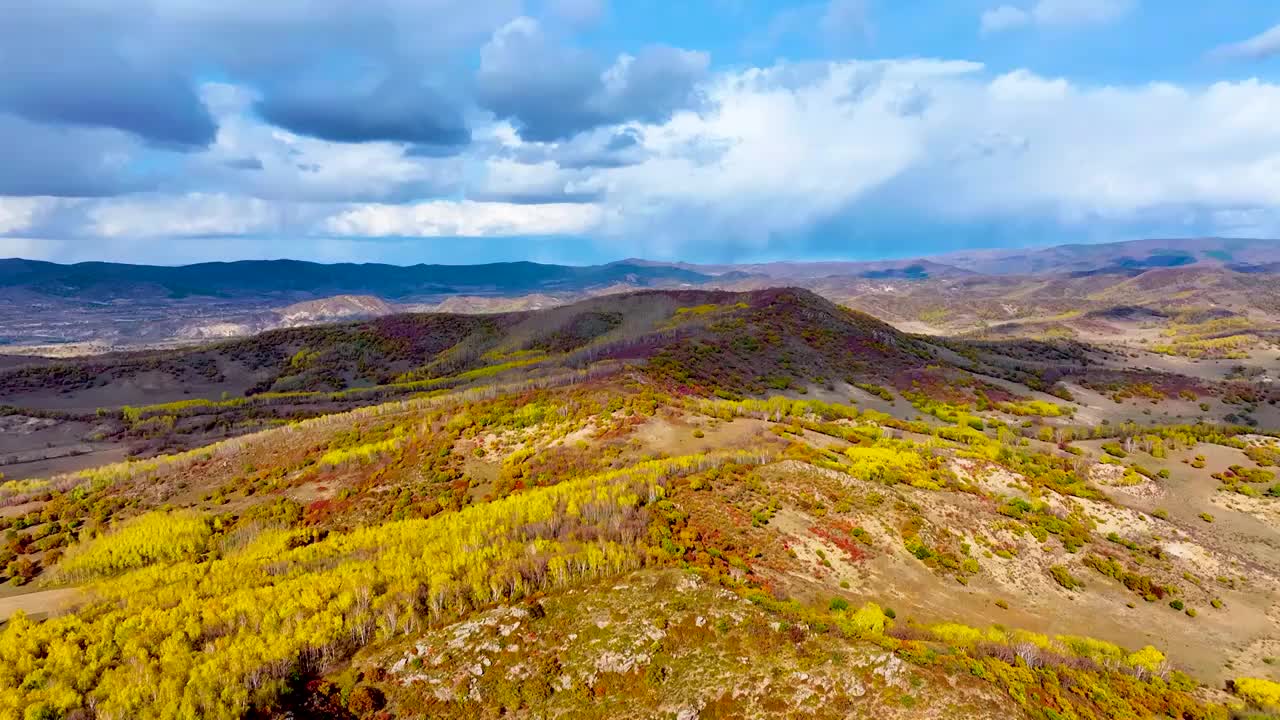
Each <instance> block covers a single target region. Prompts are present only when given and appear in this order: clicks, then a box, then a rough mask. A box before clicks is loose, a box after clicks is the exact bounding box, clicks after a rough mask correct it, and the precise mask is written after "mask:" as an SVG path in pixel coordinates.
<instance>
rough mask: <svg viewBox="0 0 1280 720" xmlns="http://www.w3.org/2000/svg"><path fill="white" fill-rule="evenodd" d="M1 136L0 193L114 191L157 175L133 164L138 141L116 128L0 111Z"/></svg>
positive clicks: (146, 183)
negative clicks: (39, 120) (66, 123)
mask: <svg viewBox="0 0 1280 720" xmlns="http://www.w3.org/2000/svg"><path fill="white" fill-rule="evenodd" d="M0 138H3V141H0V195H16V196H37V195H52V196H59V197H94V196H101V195H117V194H120V193H125V192H134V191H138V190H143V189H147V188H149V187H152V186H154V185H155V184H157V183H158V182H159V181H160V179H161V176H160V174H158V173H156V172H151V171H146V170H144V169H141V168H137V167H135V166H134V163H135V161H136V159H137V158H138V157H139V156H140V155H141V153H142V148H141V146H140V143H139V142H138V141H137V139H136V138H134V137H131V136H130V135H128V134H126V133H124V132H121V131H118V130H109V129H92V128H79V127H57V126H49V125H44V124H40V123H35V122H31V121H29V120H26V119H24V118H21V117H17V116H15V115H6V114H4V113H0ZM161 155H163V154H161Z"/></svg>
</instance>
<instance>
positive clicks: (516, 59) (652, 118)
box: [477, 18, 710, 142]
mask: <svg viewBox="0 0 1280 720" xmlns="http://www.w3.org/2000/svg"><path fill="white" fill-rule="evenodd" d="M709 62H710V60H709V58H708V57H707V55H706V54H705V53H699V52H690V51H686V50H681V49H678V48H672V47H667V46H650V47H647V48H645V49H643V50H641V51H640V53H639V54H638V55H636V56H635V57H628V58H620V59H619V60H618V61H617V62H616V63H614V64H612V65H608V64H606V63H604V62H601V61H600V60H599V59H598V58H596V57H595V56H593V55H592V54H590V53H588V52H585V51H583V50H578V49H575V48H569V47H564V46H562V45H560V44H558V43H556V42H555V41H554V40H552V39H551V38H549V37H548V36H547V35H546V34H545V33H544V32H543V31H542V29H541V27H539V25H538V24H537V22H536V21H534V20H532V19H530V18H520V19H519V20H516V21H514V22H512V23H510V24H509V25H507V26H506V27H504V28H503V29H502V30H500V31H498V32H497V33H496V34H495V35H494V37H493V39H492V40H491V41H490V42H489V43H488V44H487V45H485V47H484V49H483V50H482V51H481V55H480V72H479V76H478V78H477V85H478V94H479V101H480V104H481V105H483V106H484V107H486V108H487V109H489V110H491V111H492V112H493V113H494V114H496V115H498V116H499V117H502V118H508V119H511V120H512V121H514V123H515V124H516V125H517V126H518V131H519V133H520V137H521V138H522V139H524V140H530V141H536V142H550V141H555V140H563V139H566V138H570V137H572V136H574V135H576V134H578V133H580V132H584V131H587V130H591V129H593V128H597V127H602V126H607V125H617V124H621V123H624V122H628V121H641V122H662V121H664V120H666V119H668V118H670V117H671V115H672V113H674V112H675V111H677V110H681V109H685V108H690V107H696V106H697V105H698V104H699V101H700V97H699V94H698V90H697V86H698V83H699V82H700V81H701V80H702V79H703V78H705V77H706V74H707V68H708V64H709Z"/></svg>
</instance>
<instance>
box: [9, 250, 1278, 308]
mask: <svg viewBox="0 0 1280 720" xmlns="http://www.w3.org/2000/svg"><path fill="white" fill-rule="evenodd" d="M1192 265H1216V266H1227V267H1231V268H1232V269H1236V270H1239V271H1250V270H1263V271H1271V269H1272V268H1273V267H1277V266H1280V240H1244V239H1222V238H1198V239H1168V240H1136V241H1130V242H1120V243H1104V244H1094V245H1060V246H1055V247H1047V248H1033V249H1016V250H983V251H974V252H964V253H952V254H948V255H940V256H936V257H932V258H916V259H905V260H882V261H869V262H772V263H752V264H736V265H733V264H730V265H697V264H690V263H664V262H653V261H646V260H638V259H630V260H622V261H619V262H614V263H608V264H605V265H587V266H569V265H547V264H541V263H533V262H510V263H490V264H484V265H411V266H398V265H384V264H373V263H368V264H355V263H341V264H333V265H329V264H321V263H313V262H304V261H299V260H245V261H238V262H216V263H200V264H196V265H183V266H178V267H162V266H151V265H127V264H121V263H103V262H87V263H77V264H74V265H60V264H57V263H50V262H40V261H35V260H21V259H9V260H0V291H10V292H11V293H12V292H13V291H23V292H27V293H32V294H35V295H42V296H47V297H62V298H75V299H77V300H114V299H130V298H132V299H137V298H146V297H168V298H188V297H212V298H242V299H244V298H265V297H276V298H280V297H288V298H291V299H294V300H305V299H318V298H324V297H330V296H335V295H370V296H375V297H379V298H382V299H384V300H391V301H400V302H404V301H424V300H431V301H437V302H438V301H439V300H441V299H443V298H445V297H448V296H452V295H522V294H527V293H534V292H542V293H578V292H588V291H591V290H596V289H600V288H606V287H609V286H611V285H623V286H626V287H632V288H635V287H675V286H681V285H702V284H706V283H711V282H717V283H723V282H726V281H733V280H739V279H747V278H753V277H755V278H770V279H776V280H788V279H815V278H823V277H848V278H861V279H896V280H911V279H926V278H935V279H936V278H946V277H962V276H965V275H973V274H980V275H1042V274H1061V273H1076V274H1080V273H1120V274H1124V273H1128V274H1136V273H1138V272H1141V271H1144V270H1149V269H1153V268H1167V267H1187V266H1192Z"/></svg>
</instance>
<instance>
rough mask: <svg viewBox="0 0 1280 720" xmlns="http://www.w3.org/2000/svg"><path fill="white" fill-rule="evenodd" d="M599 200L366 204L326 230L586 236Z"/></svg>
mask: <svg viewBox="0 0 1280 720" xmlns="http://www.w3.org/2000/svg"><path fill="white" fill-rule="evenodd" d="M601 216H602V213H601V209H600V208H599V207H598V206H596V205H590V204H574V203H548V204H544V205H519V204H515V203H486V202H473V201H468V200H462V201H452V200H434V201H430V202H424V203H418V204H416V205H372V204H371V205H361V206H359V207H354V208H351V209H350V210H346V211H345V212H342V213H340V214H338V215H336V216H334V217H331V218H329V219H328V220H327V221H326V222H325V224H324V227H325V230H327V231H328V232H330V233H333V234H334V235H349V236H361V237H500V236H521V235H580V234H583V233H586V232H589V231H591V230H592V229H593V228H594V227H595V226H596V225H598V224H599V223H600V220H601Z"/></svg>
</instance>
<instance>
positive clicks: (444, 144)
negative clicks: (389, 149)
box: [257, 81, 471, 149]
mask: <svg viewBox="0 0 1280 720" xmlns="http://www.w3.org/2000/svg"><path fill="white" fill-rule="evenodd" d="M257 110H258V114H259V115H261V116H262V118H263V119H264V120H266V121H267V122H269V123H271V124H272V125H276V126H278V127H281V128H284V129H286V130H290V131H292V132H295V133H298V134H301V135H309V136H311V137H316V138H320V139H321V140H329V141H332V142H345V143H358V142H370V141H378V140H388V141H395V142H405V143H414V144H419V145H424V146H433V147H436V148H455V149H460V148H461V147H462V146H464V145H466V144H467V143H469V142H470V141H471V131H470V130H468V129H467V126H466V123H465V121H464V120H463V118H462V113H461V112H460V111H459V108H458V106H457V104H455V103H450V102H448V101H446V100H444V99H443V98H442V97H441V96H440V95H439V94H437V93H436V92H434V91H432V90H431V89H429V88H426V87H423V86H421V85H420V84H417V83H413V82H408V81H387V82H383V83H381V84H380V85H378V86H377V87H376V88H374V89H372V90H369V91H361V90H359V89H351V88H347V87H344V86H341V85H337V84H334V85H331V86H330V87H329V88H328V89H326V90H324V91H320V92H314V91H311V92H307V91H303V92H294V91H284V92H280V93H275V94H272V95H268V96H267V97H266V98H265V99H264V100H262V101H261V102H259V103H258V105H257Z"/></svg>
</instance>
